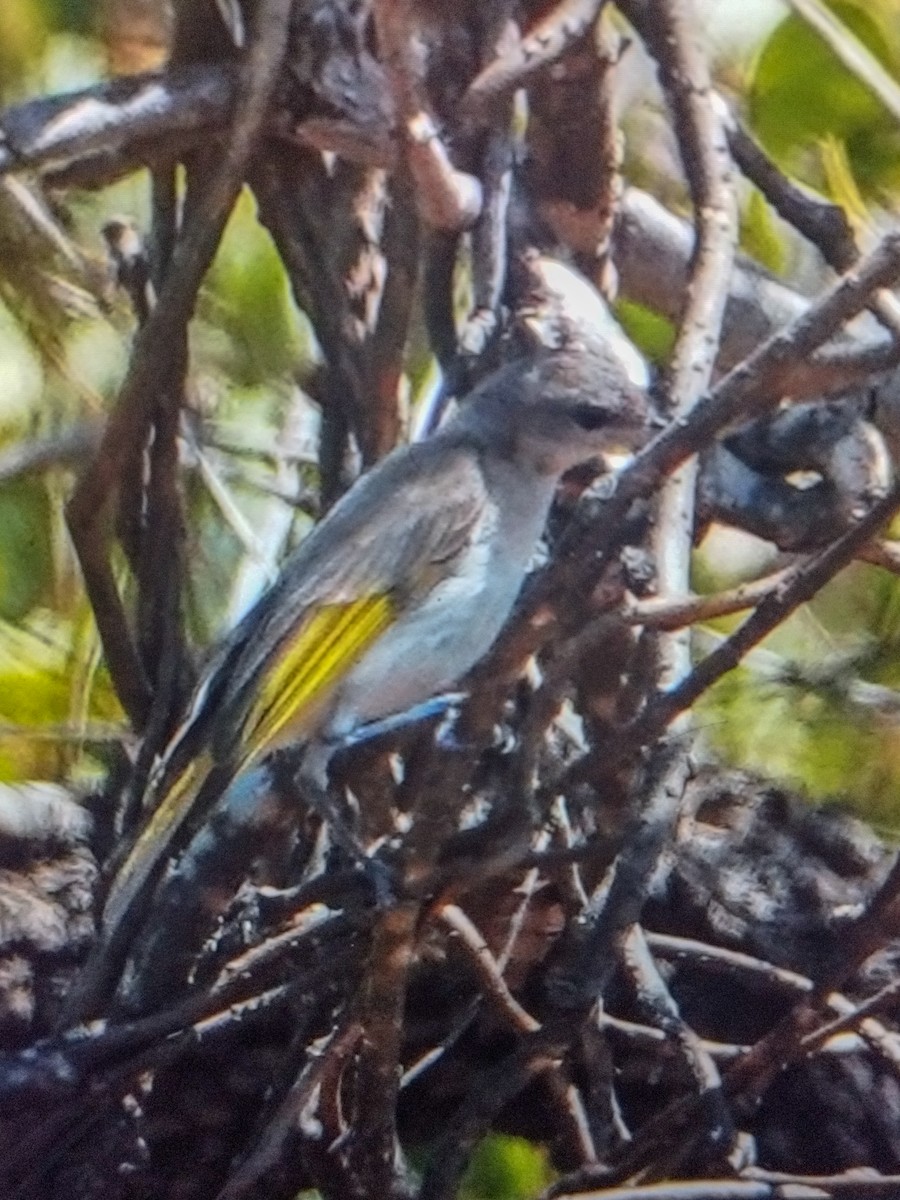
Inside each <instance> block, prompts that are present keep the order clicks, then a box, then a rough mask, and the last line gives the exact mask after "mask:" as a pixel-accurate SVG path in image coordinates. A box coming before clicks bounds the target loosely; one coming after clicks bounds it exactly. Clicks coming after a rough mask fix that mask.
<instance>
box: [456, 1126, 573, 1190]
mask: <svg viewBox="0 0 900 1200" xmlns="http://www.w3.org/2000/svg"><path fill="white" fill-rule="evenodd" d="M552 1178H553V1174H552V1172H551V1170H550V1167H549V1165H548V1163H547V1156H546V1154H545V1153H544V1151H543V1150H541V1149H539V1148H538V1147H537V1146H535V1145H533V1144H532V1143H531V1142H527V1141H525V1139H524V1138H516V1137H505V1136H501V1135H499V1134H497V1135H495V1136H493V1137H489V1138H486V1139H485V1140H484V1141H483V1142H482V1143H481V1144H480V1145H479V1146H478V1147H477V1149H476V1151H475V1153H474V1155H473V1157H472V1162H471V1164H470V1166H469V1170H468V1172H467V1174H466V1177H465V1181H464V1183H463V1187H462V1191H461V1196H462V1200H526V1198H527V1197H529V1196H536V1195H537V1193H538V1192H540V1191H541V1190H542V1189H543V1188H545V1187H546V1186H547V1184H548V1183H550V1181H551V1179H552Z"/></svg>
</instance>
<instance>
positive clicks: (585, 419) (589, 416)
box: [571, 404, 609, 430]
mask: <svg viewBox="0 0 900 1200" xmlns="http://www.w3.org/2000/svg"><path fill="white" fill-rule="evenodd" d="M571 417H572V420H573V421H574V422H575V424H576V425H580V426H581V428H582V429H585V430H594V429H603V427H604V426H605V425H607V424H608V422H609V414H608V413H607V412H606V410H605V409H602V408H600V406H599V405H597V404H575V405H573V406H572V409H571Z"/></svg>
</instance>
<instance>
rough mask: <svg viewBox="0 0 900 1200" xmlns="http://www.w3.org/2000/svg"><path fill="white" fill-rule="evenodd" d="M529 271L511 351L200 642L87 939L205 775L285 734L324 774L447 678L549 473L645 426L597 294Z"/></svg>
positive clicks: (465, 658)
mask: <svg viewBox="0 0 900 1200" xmlns="http://www.w3.org/2000/svg"><path fill="white" fill-rule="evenodd" d="M534 277H535V278H536V279H537V281H538V284H539V285H540V287H539V288H538V292H539V298H538V300H536V301H535V303H534V304H533V305H532V306H531V307H530V308H529V307H527V306H526V307H524V308H523V309H522V312H521V313H520V316H521V318H522V320H521V322H520V324H521V327H522V329H524V330H526V332H527V336H528V337H529V339H530V342H531V345H530V349H529V352H527V353H524V354H520V355H519V356H518V357H515V358H513V359H512V361H510V362H508V363H507V364H506V365H505V366H502V367H500V368H499V369H498V370H496V371H494V372H493V373H492V374H490V375H488V376H487V377H486V378H485V379H484V380H483V381H482V382H481V383H480V384H479V385H478V386H476V387H475V389H474V390H473V392H472V393H471V394H470V395H469V397H468V398H466V399H465V400H464V402H463V403H461V404H460V406H459V410H458V412H457V413H456V415H455V416H453V417H452V418H450V419H449V420H447V422H446V423H445V424H444V425H442V426H441V428H440V429H439V430H438V431H437V433H435V434H434V435H432V436H431V437H430V438H428V439H427V440H425V441H422V442H418V443H413V444H410V445H406V446H403V447H400V448H398V449H396V450H394V451H393V452H392V453H391V454H389V455H388V456H387V457H386V458H384V459H383V460H382V461H381V462H380V463H379V464H378V465H376V466H375V467H374V468H373V469H371V470H370V471H368V472H367V473H366V474H364V475H363V476H362V477H361V478H359V479H358V480H357V482H356V483H355V484H354V485H353V487H351V488H350V489H349V490H348V491H347V492H346V493H345V494H344V496H343V497H342V498H341V499H340V500H339V501H338V502H337V504H335V505H334V507H333V508H331V509H330V510H329V512H328V513H327V514H326V515H325V517H324V518H323V519H322V520H321V521H320V523H319V524H318V525H317V526H316V527H315V528H314V529H313V531H312V532H311V533H310V534H309V535H308V536H307V538H306V539H305V540H304V541H303V542H302V543H301V545H300V546H299V547H298V548H297V549H296V550H295V551H294V552H293V553H292V555H291V556H289V558H288V559H287V560H286V562H285V563H284V565H283V567H282V570H281V573H280V576H279V578H278V579H277V581H276V582H275V583H274V584H273V585H272V586H271V587H270V588H269V590H268V591H266V592H265V593H264V594H263V595H262V596H261V598H260V599H259V600H258V601H257V602H256V603H255V604H254V605H253V606H252V607H251V608H250V610H249V611H248V612H247V614H246V615H245V616H244V617H243V619H242V620H241V621H240V622H239V623H238V624H237V626H236V627H235V628H234V630H233V631H232V632H231V633H230V634H228V635H227V636H226V637H225V638H224V640H223V641H222V643H221V644H220V645H219V647H218V648H217V650H216V651H215V652H214V654H213V655H212V656H211V658H210V661H209V663H208V664H207V666H206V669H205V670H204V671H203V673H202V675H201V677H200V680H199V682H198V684H197V686H196V688H195V691H194V694H193V698H192V700H191V702H190V703H189V705H188V709H187V712H186V715H185V717H184V719H183V721H182V723H181V725H180V727H179V728H178V729H177V730H176V732H175V733H174V734H173V736H172V738H171V741H170V743H169V745H168V746H167V747H166V749H165V750H164V751H163V753H162V755H161V757H160V760H159V762H158V763H157V766H156V769H155V772H154V776H153V779H152V780H151V783H150V785H149V793H150V798H149V803H148V808H149V809H150V810H151V811H150V813H149V816H148V819H147V821H146V823H145V826H144V828H143V830H142V831H141V832H140V833H139V835H138V837H137V839H136V841H135V842H134V844H133V845H132V847H131V849H130V851H129V852H128V853H127V855H126V857H125V858H124V860H123V862H122V865H121V867H120V868H119V870H118V872H117V874H116V875H115V877H114V879H113V882H112V885H111V888H110V891H109V894H108V897H107V900H106V904H105V907H104V910H103V916H102V921H101V937H100V942H101V947H102V946H103V945H104V944H106V945H109V944H111V943H112V941H113V940H114V938H115V937H116V936H117V934H118V932H119V931H120V930H121V928H122V927H123V925H124V924H125V923H126V922H127V920H128V917H129V914H130V913H131V912H132V910H133V909H134V908H135V906H136V901H137V899H138V898H139V897H140V896H142V895H143V894H144V893H145V889H147V888H148V887H150V886H151V885H152V883H153V882H154V880H155V879H156V877H157V876H158V874H159V872H160V870H161V868H162V865H163V863H164V861H165V860H166V859H168V857H169V856H170V855H171V854H172V851H173V847H174V846H175V845H176V843H177V842H178V840H179V836H180V834H182V833H183V832H184V830H185V829H186V828H187V827H188V826H189V825H190V826H192V827H195V826H196V821H197V819H198V813H202V811H204V806H205V805H208V803H209V797H208V795H207V793H208V790H209V780H210V779H211V778H215V780H216V786H217V788H218V790H219V791H221V790H222V788H223V786H227V784H228V782H229V781H230V780H233V779H235V778H236V777H239V776H240V775H241V774H242V773H244V772H247V771H248V770H249V769H250V768H252V767H254V766H255V765H256V764H258V763H259V762H260V761H261V760H262V759H263V758H264V757H265V756H268V755H269V754H271V753H272V752H274V751H276V750H278V749H280V748H284V747H286V746H293V747H298V746H300V747H303V753H302V773H303V775H304V777H305V778H306V779H309V780H313V781H315V782H316V783H317V784H318V785H319V786H323V787H324V786H325V785H326V783H327V773H328V766H329V763H330V760H331V758H332V757H333V755H334V753H335V752H336V750H337V749H339V748H340V747H341V746H342V745H344V744H347V743H348V742H349V741H352V739H353V737H354V734H355V732H357V731H359V730H360V729H366V728H367V727H372V726H375V727H379V726H380V723H382V722H384V720H385V719H392V718H394V717H397V716H400V717H401V718H402V715H403V714H406V713H412V714H413V715H415V713H416V712H418V711H422V710H423V705H424V706H425V707H426V708H427V705H428V703H429V701H431V700H432V699H433V698H435V697H440V696H441V695H442V694H444V693H446V692H447V689H449V688H452V687H453V686H454V685H455V684H457V683H458V682H459V680H460V679H461V678H462V677H463V676H464V675H465V674H466V672H467V671H468V670H469V669H470V668H472V667H473V666H474V665H475V664H476V663H477V662H478V661H479V660H480V659H481V658H482V657H483V656H484V655H485V654H486V652H487V651H488V650H489V649H490V647H491V645H492V643H493V642H494V641H495V639H496V637H497V635H498V634H499V632H500V630H501V628H502V626H503V625H504V623H505V622H506V620H507V618H508V616H509V614H510V612H511V610H512V608H513V606H514V603H515V600H516V597H517V596H518V594H519V591H520V589H521V587H522V584H523V581H524V579H525V577H526V574H527V572H528V569H529V564H530V562H531V560H532V558H533V555H534V552H535V549H536V547H537V545H538V542H539V539H540V537H541V534H542V532H543V530H544V526H545V523H546V520H547V516H548V513H549V510H550V506H551V503H552V500H553V497H554V493H555V490H556V486H557V483H558V481H559V479H560V478H561V476H562V475H563V474H564V473H565V472H566V471H567V470H569V469H570V468H572V467H575V466H578V465H580V464H583V463H585V462H587V461H589V460H592V459H597V460H599V463H600V465H601V467H605V468H607V469H608V468H609V466H610V456H611V455H614V454H620V453H622V452H625V453H628V452H630V451H632V450H633V449H634V448H635V447H637V446H638V445H640V444H641V443H642V442H643V441H644V440H646V436H647V434H646V431H647V423H648V421H647V418H648V401H647V394H646V390H645V386H644V380H643V378H642V376H641V368H640V366H636V365H635V363H636V361H637V357H636V352H635V351H634V350H633V347H631V345H630V343H628V342H627V340H626V339H625V337H624V334H622V332H621V330H619V329H618V326H617V325H616V324H615V322H614V321H613V319H612V317H611V316H610V314H609V312H608V310H607V309H606V307H605V304H604V303H603V301H602V300H601V299H600V297H599V295H598V294H597V293H596V291H595V290H594V289H593V288H592V287H591V286H590V285H589V284H588V283H587V282H586V281H584V280H583V279H581V278H580V277H578V276H576V275H575V274H574V273H573V272H571V271H569V269H568V268H562V267H560V266H559V265H558V264H555V263H553V262H552V261H551V260H548V261H547V262H546V264H545V266H544V268H543V270H542V271H538V272H537V274H535V276H534ZM540 289H543V290H542V291H541V290H540ZM560 289H563V292H564V294H562V298H561V291H560ZM566 289H567V290H566ZM573 297H574V298H573ZM205 789H206V791H205ZM203 795H206V800H205V801H204V802H202V803H201V801H200V797H201V796H203Z"/></svg>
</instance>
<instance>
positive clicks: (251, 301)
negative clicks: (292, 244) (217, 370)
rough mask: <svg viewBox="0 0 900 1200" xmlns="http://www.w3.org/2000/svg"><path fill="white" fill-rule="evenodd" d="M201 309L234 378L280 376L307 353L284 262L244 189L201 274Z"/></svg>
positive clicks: (292, 369)
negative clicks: (204, 276) (206, 272)
mask: <svg viewBox="0 0 900 1200" xmlns="http://www.w3.org/2000/svg"><path fill="white" fill-rule="evenodd" d="M201 311H202V313H203V315H204V316H205V317H206V318H207V320H209V321H210V323H211V324H213V325H214V326H215V328H216V330H217V332H218V334H219V335H220V337H219V342H218V347H217V352H218V354H219V355H220V356H221V361H222V364H223V366H224V367H225V368H226V369H227V370H228V371H229V372H230V373H231V374H232V375H233V376H234V378H235V381H236V382H238V383H242V384H245V385H248V386H249V385H252V384H255V383H272V382H273V381H274V380H277V379H278V378H279V377H281V378H282V379H284V378H285V377H286V376H292V375H294V374H295V373H296V372H297V371H298V369H299V368H300V367H302V365H303V363H304V360H308V359H309V358H310V357H311V349H312V348H311V346H310V344H309V341H308V337H307V338H304V336H303V329H302V325H301V322H300V320H299V318H298V314H297V311H296V309H295V308H294V304H293V300H292V298H291V293H290V286H289V283H288V279H287V274H286V272H285V270H284V266H283V264H282V262H281V259H280V258H279V256H278V254H277V252H276V250H275V247H274V246H273V245H272V240H271V238H270V237H269V235H268V234H267V233H266V231H265V230H264V229H263V228H262V226H261V225H260V224H259V222H258V221H257V220H256V211H255V206H254V204H253V201H252V199H251V197H250V195H249V193H247V192H245V193H244V194H243V195H242V197H241V199H240V201H239V202H238V205H237V207H236V208H235V211H234V213H233V214H232V216H231V220H230V221H229V224H228V228H227V230H226V232H225V237H224V238H223V241H222V244H221V246H220V247H219V252H218V254H217V255H216V259H215V262H214V264H213V267H212V270H211V271H210V273H209V275H208V277H207V280H206V284H205V286H204V295H203V304H202V309H201Z"/></svg>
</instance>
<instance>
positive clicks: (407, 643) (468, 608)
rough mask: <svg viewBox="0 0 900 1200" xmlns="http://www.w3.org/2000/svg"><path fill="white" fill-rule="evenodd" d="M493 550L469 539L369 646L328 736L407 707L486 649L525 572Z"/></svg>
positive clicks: (343, 689)
mask: <svg viewBox="0 0 900 1200" xmlns="http://www.w3.org/2000/svg"><path fill="white" fill-rule="evenodd" d="M491 558H492V555H491V554H490V552H489V550H488V548H487V545H486V544H484V543H481V544H476V545H474V546H473V547H471V548H470V549H469V550H468V551H467V553H466V561H465V562H464V563H461V564H458V565H457V567H456V569H455V570H454V573H453V574H452V575H450V576H448V577H447V578H445V579H443V580H441V582H440V583H438V584H436V585H435V586H434V587H433V588H432V589H431V590H430V591H429V592H428V594H427V595H426V596H425V597H423V598H422V599H421V600H420V601H419V602H418V603H417V604H415V605H414V606H413V607H412V608H410V609H407V610H406V611H405V612H404V613H403V614H401V615H400V616H398V618H397V620H396V621H395V622H394V623H393V624H392V625H391V626H390V627H389V628H388V629H386V630H385V632H384V633H383V634H382V635H381V636H380V637H379V638H378V640H377V641H376V642H375V643H374V644H373V645H372V646H370V647H369V648H368V649H367V651H366V652H365V654H364V655H363V656H362V657H361V658H360V660H359V662H357V663H356V665H355V666H354V667H353V668H351V670H350V671H349V672H348V673H347V676H346V678H345V679H344V681H343V682H342V684H341V685H340V688H339V690H338V692H337V695H336V696H335V707H334V709H333V712H332V717H331V719H330V720H329V722H328V725H327V729H326V730H325V731H324V732H325V733H326V736H329V737H341V736H343V735H345V734H346V733H348V732H349V731H350V730H351V729H353V728H355V726H357V725H359V724H362V723H364V722H367V721H375V720H379V719H380V718H382V717H386V716H391V715H393V714H395V713H402V712H405V711H406V710H407V709H408V708H411V707H412V706H413V705H415V704H419V703H421V702H422V701H423V700H427V699H428V697H429V696H433V695H435V694H436V693H438V692H441V691H444V690H446V689H447V688H449V687H450V686H451V685H452V684H453V683H455V682H456V681H457V680H458V679H460V678H461V677H462V676H463V675H465V674H466V672H467V671H468V670H469V669H470V668H471V667H472V666H474V665H475V663H476V662H478V660H479V659H480V658H482V657H483V656H484V655H485V654H486V652H487V651H488V650H489V649H490V647H491V645H492V643H493V642H494V640H495V638H496V637H497V634H498V633H499V632H500V629H501V628H502V626H503V624H504V622H505V621H506V618H507V616H508V615H509V611H510V609H511V608H512V605H513V602H514V601H515V598H516V595H517V594H518V591H519V587H520V585H521V582H522V576H523V574H524V565H521V566H519V565H516V566H513V565H512V564H504V565H503V567H502V568H501V569H499V570H498V569H496V568H495V564H493V563H492V562H491ZM492 568H494V569H492Z"/></svg>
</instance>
